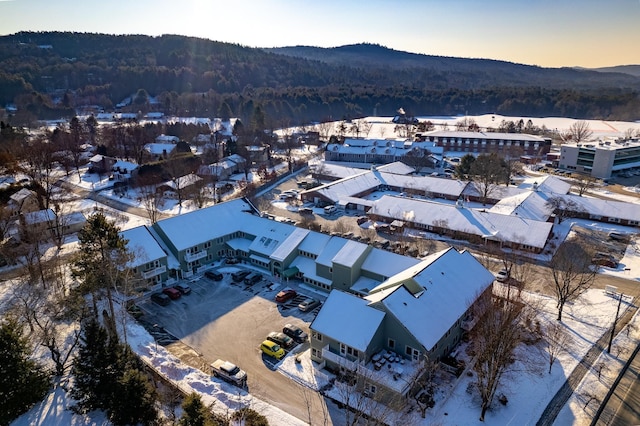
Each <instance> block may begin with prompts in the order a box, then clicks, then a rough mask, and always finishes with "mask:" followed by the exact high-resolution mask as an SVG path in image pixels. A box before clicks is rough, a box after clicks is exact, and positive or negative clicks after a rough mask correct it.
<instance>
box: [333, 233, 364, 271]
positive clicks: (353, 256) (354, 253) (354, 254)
mask: <svg viewBox="0 0 640 426" xmlns="http://www.w3.org/2000/svg"><path fill="white" fill-rule="evenodd" d="M368 249H369V246H368V245H366V244H362V243H359V242H357V241H353V240H347V241H346V243H345V244H344V245H343V246H342V248H341V249H340V251H338V253H336V255H335V256H334V257H333V259H331V262H332V263H337V264H339V265H342V266H346V267H348V268H351V267H353V265H354V264H355V263H356V262H357V261H358V260H359V259H360V258H362V256H363V255H364V254H365V253H366V252H367V250H368Z"/></svg>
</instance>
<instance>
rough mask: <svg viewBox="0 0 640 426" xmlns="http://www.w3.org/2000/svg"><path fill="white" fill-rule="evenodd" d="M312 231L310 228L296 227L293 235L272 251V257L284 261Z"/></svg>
mask: <svg viewBox="0 0 640 426" xmlns="http://www.w3.org/2000/svg"><path fill="white" fill-rule="evenodd" d="M310 232H311V231H309V230H308V229H302V228H295V229H294V230H293V232H292V233H291V235H289V236H288V237H287V239H285V240H284V241H283V242H282V244H280V245H279V246H278V248H276V249H275V250H274V251H273V253H271V256H270V257H271V259H273V260H276V261H279V262H282V261H284V260H285V259H286V258H287V256H289V255H290V254H291V253H292V252H293V251H294V250H296V249H297V248H298V246H299V245H300V243H301V242H302V240H304V239H305V238H306V236H307V235H309V233H310Z"/></svg>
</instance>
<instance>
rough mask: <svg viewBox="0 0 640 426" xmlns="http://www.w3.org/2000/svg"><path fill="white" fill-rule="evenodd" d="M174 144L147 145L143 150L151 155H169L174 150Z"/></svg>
mask: <svg viewBox="0 0 640 426" xmlns="http://www.w3.org/2000/svg"><path fill="white" fill-rule="evenodd" d="M176 146H177V145H176V144H173V143H148V144H146V145H145V146H144V149H145V150H146V151H147V152H149V153H150V154H153V155H162V154H170V153H171V152H173V150H174V149H176Z"/></svg>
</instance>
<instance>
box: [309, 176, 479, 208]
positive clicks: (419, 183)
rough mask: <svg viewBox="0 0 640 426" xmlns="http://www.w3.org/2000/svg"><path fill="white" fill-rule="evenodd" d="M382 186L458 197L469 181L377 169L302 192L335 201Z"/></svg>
mask: <svg viewBox="0 0 640 426" xmlns="http://www.w3.org/2000/svg"><path fill="white" fill-rule="evenodd" d="M380 186H389V187H395V188H411V189H412V190H415V191H420V192H423V193H433V194H444V195H447V196H449V197H454V198H455V197H458V196H460V194H462V191H463V190H464V188H465V187H466V186H467V182H462V181H459V180H454V179H441V178H437V177H431V176H406V175H398V174H394V173H387V172H384V171H381V170H380V168H378V169H377V170H368V171H363V172H361V173H358V174H356V175H352V176H349V177H345V178H343V179H340V180H337V181H335V182H331V183H328V184H325V185H322V186H319V187H317V188H313V189H310V190H308V191H303V192H302V193H303V194H304V193H307V192H309V193H319V194H322V195H323V196H325V197H326V198H328V199H330V200H332V201H333V202H334V203H336V202H338V201H340V200H341V199H344V198H346V197H353V196H356V195H359V194H363V193H366V192H369V191H371V190H373V189H375V188H378V187H380Z"/></svg>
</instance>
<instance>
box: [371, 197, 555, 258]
mask: <svg viewBox="0 0 640 426" xmlns="http://www.w3.org/2000/svg"><path fill="white" fill-rule="evenodd" d="M370 213H372V214H377V215H380V216H383V217H387V218H391V219H399V220H403V221H409V222H413V223H417V224H422V225H424V226H425V227H426V226H437V227H442V228H447V229H450V230H453V231H459V232H464V233H467V234H472V235H477V236H479V237H482V238H488V239H491V240H499V241H504V242H513V243H518V244H526V245H528V246H532V247H536V248H540V249H542V248H543V247H544V245H545V243H546V241H547V237H548V236H549V233H550V232H551V228H552V226H553V224H552V223H548V222H540V221H536V220H530V219H526V218H522V217H517V216H509V215H504V214H498V213H492V212H490V211H488V210H484V209H483V210H474V209H468V208H459V207H457V206H453V205H449V204H441V203H434V202H431V201H424V200H417V199H414V198H405V197H395V196H389V195H384V196H383V197H381V198H380V199H379V200H378V201H377V202H376V203H375V205H374V206H373V207H372V208H371V210H370Z"/></svg>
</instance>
